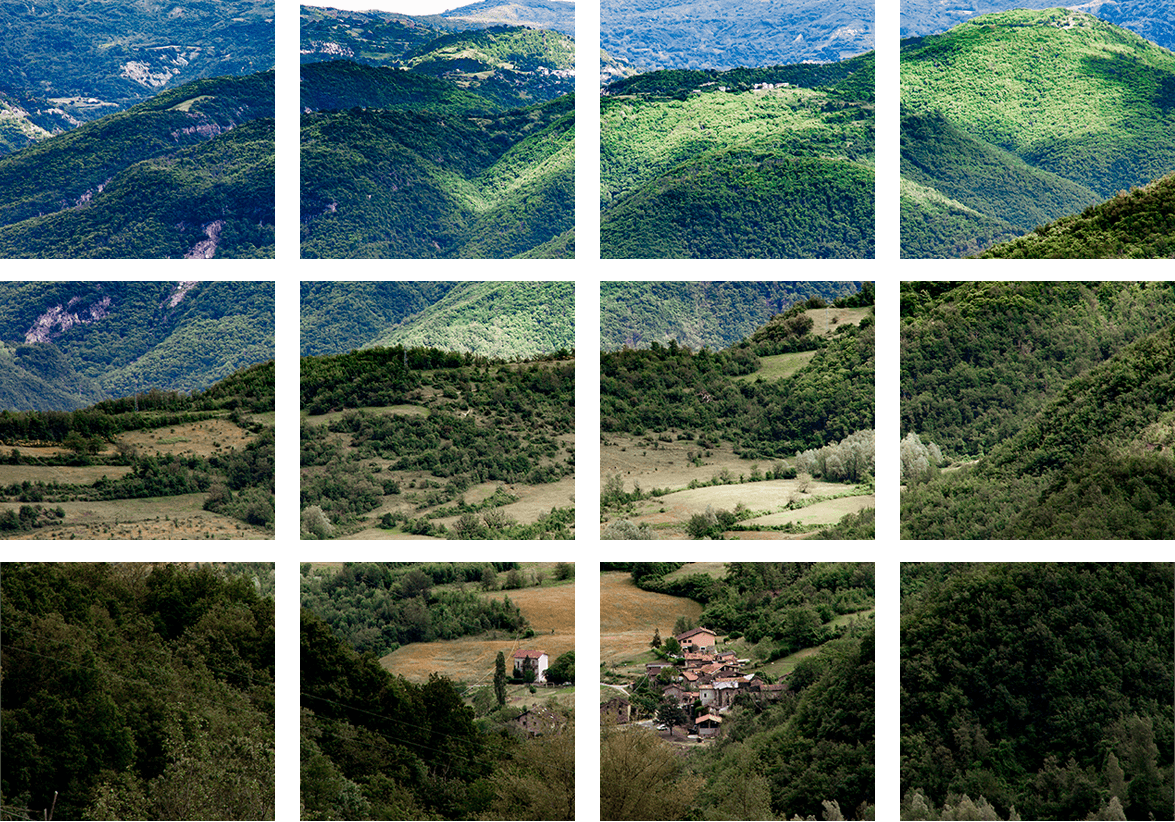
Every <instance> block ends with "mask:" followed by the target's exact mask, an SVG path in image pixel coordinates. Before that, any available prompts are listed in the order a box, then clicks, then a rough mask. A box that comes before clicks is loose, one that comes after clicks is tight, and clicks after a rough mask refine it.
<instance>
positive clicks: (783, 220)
mask: <svg viewBox="0 0 1175 822" xmlns="http://www.w3.org/2000/svg"><path fill="white" fill-rule="evenodd" d="M872 78H873V55H872V54H869V55H864V56H862V57H860V58H854V59H853V60H850V61H846V62H845V63H844V64H840V65H839V66H838V67H837V68H836V69H832V70H826V71H820V70H808V69H804V68H799V67H774V68H765V69H735V70H732V71H729V72H721V73H719V72H704V71H666V72H656V73H653V74H648V75H639V76H637V77H633V78H629V79H627V80H621V81H618V82H617V83H614V84H613V85H611V86H609V87H608V88H607V89H606V91H605V96H604V97H603V98H602V99H601V113H600V116H601V183H600V184H601V192H600V201H601V208H602V214H601V218H600V219H601V254H602V255H603V256H605V257H716V258H721V257H820V256H835V257H868V256H872V254H873V103H872V99H873V82H872ZM801 84H803V85H806V86H810V87H803V86H802V85H801ZM667 227H668V230H667Z"/></svg>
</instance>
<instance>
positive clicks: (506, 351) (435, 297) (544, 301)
mask: <svg viewBox="0 0 1175 822" xmlns="http://www.w3.org/2000/svg"><path fill="white" fill-rule="evenodd" d="M356 316H357V317H361V318H365V319H363V320H361V325H356V324H355V323H354V322H353V321H352V317H356ZM302 329H303V331H302V355H303V356H308V355H324V354H341V353H346V352H347V351H350V350H354V349H357V348H371V347H374V346H385V347H390V346H396V345H403V346H405V347H424V348H440V349H443V350H446V351H462V352H465V351H468V352H472V353H474V354H480V355H482V356H486V357H496V358H502V359H511V358H514V357H533V356H537V355H540V354H548V353H554V352H556V351H558V350H560V349H566V350H568V351H570V350H574V348H575V293H574V287H573V284H572V283H569V282H463V283H453V282H445V283H434V282H396V283H384V282H378V283H350V282H334V283H303V285H302Z"/></svg>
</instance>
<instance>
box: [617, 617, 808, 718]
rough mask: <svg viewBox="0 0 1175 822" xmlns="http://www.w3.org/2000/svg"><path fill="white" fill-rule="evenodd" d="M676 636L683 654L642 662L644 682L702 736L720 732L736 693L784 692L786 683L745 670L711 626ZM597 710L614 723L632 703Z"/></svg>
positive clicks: (763, 695)
mask: <svg viewBox="0 0 1175 822" xmlns="http://www.w3.org/2000/svg"><path fill="white" fill-rule="evenodd" d="M674 639H675V640H677V643H678V645H680V646H681V656H680V657H670V658H668V659H665V660H658V661H656V662H650V663H648V664H647V665H645V681H647V682H648V683H649V684H650V685H651V686H652V687H653V688H654V691H655V692H656V691H659V692H660V695H661V698H662V699H665V698H669V699H671V700H674V701H675V702H676V703H677V704H678V706H679V707H680V708H681V709H682V711H683V712H684V713H685V715H686V717H687V718H688V719H689V721H690V723H691V724H690V728H691V729H692V730H694V731H695V732H696V733H697V735H698V736H699V737H700V738H703V739H704V738H706V737H711V736H716V735H717V734H718V731H719V730H720V729H721V726H722V714H724V713H726V712H727V711H728V710H729V709H730V706H731V705H733V704H734V701H735V699H736V698H737V697H738V696H739V695H740V694H747V695H749V696H751V697H752V698H754V699H778V698H779V696H780V695H781V694H782V693H783V692H784V691H786V690H787V686H786V685H782V684H780V685H769V684H767V683H766V682H764V681H763V680H761V679H759V677H758V674H754V673H749V674H748V673H743V666H744V665H745V664H746V663H748V662H749V661H750V660H746V659H739V658H738V656H737V654H735V653H734V652H732V651H723V652H719V651H718V646H717V643H718V635H717V634H716V633H715V632H714V631H711V630H710V629H709V628H694V629H693V630H690V631H686V632H685V633H682V634H678V635H677V636H675V637H674ZM639 684H640V683H637V685H639ZM634 687H636V686H635V685H634ZM600 712H601V715H602V716H604V717H607V718H608V719H609V720H611V721H614V722H618V723H624V722H629V721H630V720H631V719H632V718H633V715H632V714H633V711H632V705H631V702H630V700H628V699H627V698H625V697H623V696H617V697H615V698H614V699H611V700H609V701H607V702H605V703H602V704H601V705H600Z"/></svg>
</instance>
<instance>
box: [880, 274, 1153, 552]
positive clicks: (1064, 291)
mask: <svg viewBox="0 0 1175 822" xmlns="http://www.w3.org/2000/svg"><path fill="white" fill-rule="evenodd" d="M923 285H924V284H921V283H908V284H905V285H904V286H903V312H904V314H905V315H906V319H904V320H903V357H902V372H903V376H902V394H903V402H902V431H903V433H904V434H909V433H917V434H919V435H920V437H921V439H922V440H923V441H925V442H932V443H935V444H936V445H939V446H941V448H942V451H943V453H944V454H945V455H946V456H947V457H948V458H950V459H957V458H958V457H959V456H960V455H963V454H971V455H975V454H978V455H979V459H978V461H976V462H974V463H973V464H969V465H964V466H963V467H961V468H959V469H958V470H957V471H951V472H945V473H942V474H941V475H936V474H937V472H936V471H934V470H929V471H925V472H924V473H923V474H921V475H916V476H908V477H907V478H906V479H907V482H908V487H907V489H906V490H905V491H904V492H903V496H902V519H903V536H906V537H914V538H945V539H951V538H1004V539H1008V538H1011V539H1021V538H1038V539H1047V538H1089V539H1099V538H1155V537H1158V536H1166V537H1170V536H1171V535H1172V534H1175V482H1173V481H1172V477H1175V465H1173V463H1172V460H1171V447H1172V445H1175V438H1173V436H1175V435H1173V434H1172V431H1173V430H1175V429H1173V426H1175V418H1173V417H1172V413H1171V410H1170V409H1171V408H1172V407H1175V386H1173V383H1172V379H1171V374H1172V373H1173V372H1175V359H1173V357H1175V353H1173V352H1175V349H1173V347H1172V339H1173V335H1175V292H1173V291H1172V289H1171V286H1170V284H1169V283H1092V284H1087V283H1020V284H1015V283H1012V284H1009V283H980V284H963V285H959V286H953V285H952V284H947V288H946V290H940V289H938V288H936V287H933V286H931V285H930V284H926V285H928V286H930V287H926V288H924V287H923ZM936 292H937V293H936ZM1155 328H1159V329H1161V330H1158V331H1152V330H1153V329H1155ZM944 366H949V370H947V369H946V368H944Z"/></svg>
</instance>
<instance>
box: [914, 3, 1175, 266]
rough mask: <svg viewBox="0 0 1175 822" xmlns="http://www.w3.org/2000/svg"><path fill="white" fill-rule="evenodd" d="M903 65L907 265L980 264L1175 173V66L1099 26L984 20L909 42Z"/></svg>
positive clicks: (1164, 55) (1023, 16)
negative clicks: (964, 259)
mask: <svg viewBox="0 0 1175 822" xmlns="http://www.w3.org/2000/svg"><path fill="white" fill-rule="evenodd" d="M1042 56H1044V57H1045V58H1046V59H1042ZM901 66H902V138H901V146H902V161H901V169H902V180H903V182H902V254H903V256H906V257H952V256H965V255H968V254H974V253H977V252H979V251H982V250H983V249H985V248H987V247H988V246H990V245H993V244H995V243H996V242H1000V241H1003V240H1008V239H1011V238H1013V237H1015V236H1017V235H1021V234H1025V233H1027V232H1029V231H1031V230H1033V229H1034V228H1035V227H1036V226H1038V225H1042V224H1045V223H1048V222H1051V221H1053V220H1057V219H1059V218H1062V217H1065V216H1068V215H1071V214H1075V213H1078V212H1080V211H1082V210H1083V209H1085V208H1087V207H1088V206H1091V205H1094V204H1096V203H1099V202H1101V201H1104V200H1107V199H1109V198H1111V197H1113V196H1114V195H1115V194H1116V193H1117V192H1118V191H1120V190H1125V189H1130V188H1131V187H1133V186H1138V185H1143V184H1146V183H1149V182H1151V181H1152V180H1155V179H1157V178H1159V177H1160V176H1162V175H1164V174H1167V173H1170V171H1171V169H1172V168H1173V167H1175V55H1173V54H1172V53H1171V52H1170V51H1168V50H1167V49H1164V48H1161V47H1159V46H1156V45H1155V44H1154V43H1152V42H1149V41H1147V40H1145V39H1143V38H1142V37H1140V36H1139V35H1137V34H1134V33H1133V32H1130V31H1127V30H1126V29H1122V28H1118V27H1117V26H1114V25H1112V24H1110V23H1106V22H1104V21H1102V20H1099V19H1098V18H1097V17H1094V16H1092V15H1090V14H1086V13H1083V12H1080V11H1067V10H1064V9H1051V10H1047V11H1023V10H1016V11H1008V12H1001V13H996V14H989V15H984V16H982V17H979V18H976V19H975V20H973V21H970V22H967V23H963V24H960V25H958V26H956V27H955V28H953V29H951V30H950V31H948V32H946V33H945V34H940V35H931V36H927V37H920V38H912V39H909V40H906V41H903V44H902V50H901ZM993 67H994V68H993Z"/></svg>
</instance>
